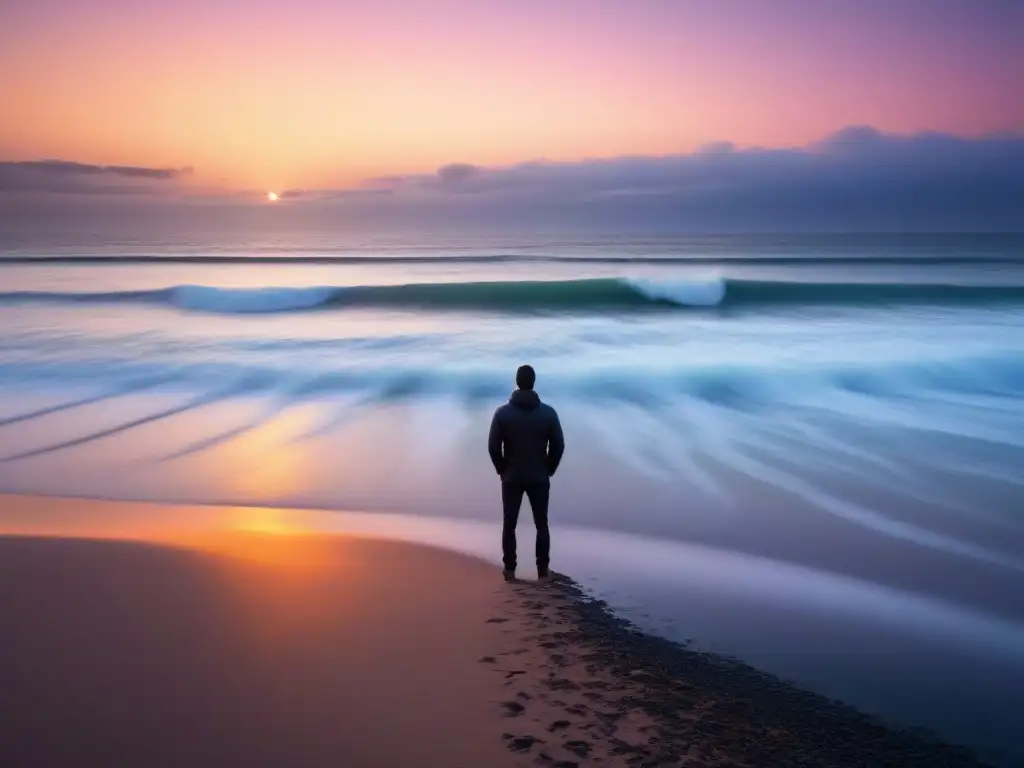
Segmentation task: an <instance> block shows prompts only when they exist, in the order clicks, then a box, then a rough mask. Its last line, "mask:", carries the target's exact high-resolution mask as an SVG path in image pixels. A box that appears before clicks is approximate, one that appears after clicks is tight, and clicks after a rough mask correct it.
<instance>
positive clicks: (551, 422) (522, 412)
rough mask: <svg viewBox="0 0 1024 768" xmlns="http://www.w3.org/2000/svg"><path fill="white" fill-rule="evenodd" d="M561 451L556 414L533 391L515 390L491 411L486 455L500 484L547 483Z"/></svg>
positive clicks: (561, 444)
mask: <svg viewBox="0 0 1024 768" xmlns="http://www.w3.org/2000/svg"><path fill="white" fill-rule="evenodd" d="M564 450H565V440H564V439H563V437H562V425H561V424H560V423H559V422H558V414H557V413H555V409H554V408H552V407H551V406H550V405H545V404H544V403H542V402H541V401H540V397H538V395H537V393H536V392H534V391H533V390H532V389H517V390H516V391H515V392H513V393H512V397H510V398H509V399H508V402H507V403H505V405H503V406H501V407H500V408H498V410H496V411H495V412H494V418H493V419H492V420H491V432H490V435H489V437H488V440H487V452H488V453H490V455H491V461H492V462H493V463H494V468H495V470H497V472H498V474H499V475H501V479H502V481H503V482H506V483H510V482H518V483H543V482H547V480H548V478H549V477H551V476H552V475H553V474H555V470H556V469H558V462H560V461H561V460H562V452H563V451H564Z"/></svg>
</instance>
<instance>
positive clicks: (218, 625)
mask: <svg viewBox="0 0 1024 768" xmlns="http://www.w3.org/2000/svg"><path fill="white" fill-rule="evenodd" d="M51 510H56V512H53V513H51ZM111 510H115V511H116V515H114V516H112V515H111V514H110V512H111ZM145 511H146V510H145V509H144V508H143V507H142V506H141V505H126V504H122V505H111V504H107V503H103V502H88V501H54V500H47V499H30V498H24V497H22V498H20V499H13V498H11V497H0V534H3V533H7V534H8V535H6V536H4V535H0V712H3V713H4V716H3V717H2V718H0V764H2V765H5V766H7V765H10V766H23V765H25V766H28V765H31V766H66V765H76V766H77V765H150V766H183V765H189V766H192V765H230V764H237V765H252V766H260V765H266V766H272V765H273V766H277V765H280V766H284V765H287V766H321V765H323V766H326V765H350V766H381V765H387V766H396V767H400V766H427V767H428V768H429V767H430V766H456V767H460V766H467V767H469V766H496V767H500V766H524V767H525V766H533V765H549V766H555V767H556V768H572V766H576V765H605V766H616V765H646V766H701V765H704V766H712V765H715V766H718V765H733V766H775V765H793V766H868V765H872V766H874V765H894V766H895V765H899V766H973V765H978V764H979V763H977V762H976V761H975V760H974V759H973V758H972V757H971V756H970V754H969V753H967V752H966V751H964V750H960V749H956V748H951V747H947V746H943V745H941V744H938V743H936V742H934V741H933V740H931V739H929V738H928V737H926V736H924V735H921V734H910V733H906V732H901V731H897V730H894V729H891V728H888V727H886V726H885V725H883V724H881V723H879V722H877V721H874V720H871V719H869V718H867V717H865V716H863V715H860V714H858V713H856V712H855V711H853V710H851V709H849V708H847V707H844V706H842V705H839V704H836V703H833V702H829V701H827V700H826V699H824V698H822V697H819V696H816V695H814V694H810V693H806V692H804V691H800V690H798V689H796V688H794V687H792V686H790V685H787V684H785V683H783V682H781V681H779V680H777V679H775V678H772V677H770V676H767V675H763V674H761V673H759V672H757V671H755V670H753V669H751V668H750V667H747V666H745V665H743V664H740V663H737V662H733V661H729V660H726V659H722V658H720V657H716V656H712V655H708V654H701V653H695V652H692V651H690V650H688V649H686V648H682V647H680V646H677V645H674V644H672V643H669V642H667V641H663V640H660V639H657V638H653V637H650V636H647V635H643V634H642V633H640V632H638V631H636V630H634V629H633V628H631V627H630V626H629V625H627V624H626V623H625V622H623V621H621V620H619V619H616V618H615V617H613V616H612V615H611V614H610V613H609V612H608V611H607V609H606V607H605V606H604V605H603V604H601V603H599V602H594V601H591V600H588V599H587V598H586V596H585V595H583V593H582V592H581V591H580V590H579V589H578V588H577V587H576V586H575V585H574V584H573V583H572V582H571V581H570V580H568V579H565V578H562V577H559V578H558V579H556V580H555V581H553V582H548V583H536V582H529V581H525V582H516V583H512V584H506V583H504V582H502V581H501V578H500V572H499V571H498V570H497V569H496V568H494V567H492V566H489V565H486V564H484V563H482V562H480V561H477V560H474V559H471V558H467V557H462V556H459V555H455V554H451V553H447V552H442V551H439V550H435V549H431V548H428V547H423V546H418V545H411V544H400V543H394V542H386V541H379V540H373V539H366V538H356V537H346V536H329V535H323V534H311V533H308V532H296V531H270V530H268V531H264V532H252V531H241V530H230V529H223V530H213V529H204V530H198V529H195V530H191V531H187V532H186V531H175V532H174V533H173V535H171V534H169V533H167V532H166V531H165V532H164V533H162V534H158V533H157V532H156V531H155V530H146V531H145V533H143V532H142V531H143V528H136V529H133V530H132V531H131V533H130V534H129V533H128V532H126V533H125V534H124V536H125V538H124V539H121V538H119V536H118V531H117V526H113V527H112V526H111V525H110V522H111V521H112V520H113V519H115V518H119V519H122V520H123V519H126V518H131V517H132V514H131V513H132V512H135V513H137V514H138V515H143V514H144V513H145ZM164 511H165V512H168V510H167V509H165V510H164ZM170 511H172V512H173V510H170ZM182 514H184V512H183V513H182ZM208 514H211V515H212V514H216V512H214V511H209V510H208ZM223 514H224V515H225V517H229V513H228V511H225V512H224V513H223ZM171 516H172V517H173V515H171ZM47 518H51V519H52V523H50V524H48V523H47V522H46V520H47ZM62 519H63V520H65V521H67V522H71V521H75V525H74V526H73V527H74V534H75V535H74V537H73V538H70V537H68V538H65V537H62V536H61V535H59V534H60V528H61V524H60V522H59V521H60V520H62ZM90 520H94V521H95V525H96V529H97V531H101V530H102V532H101V533H97V536H102V537H103V538H94V537H86V536H85V535H84V533H83V530H84V529H85V528H88V527H89V523H86V524H85V525H83V524H82V521H90ZM104 520H106V521H107V525H106V527H104V526H103V525H102V522H103V521H104ZM17 521H20V522H17ZM26 521H35V522H34V525H35V526H36V527H37V528H39V529H47V533H46V535H45V536H44V535H39V533H38V532H37V533H35V534H34V535H26V534H27V533H28V532H29V529H30V528H31V527H32V526H31V525H28V524H27V523H26ZM5 523H7V525H5ZM47 526H49V527H47ZM71 527H72V526H70V525H69V526H68V528H69V530H70V529H71ZM13 533H20V534H22V535H10V534H13ZM65 535H66V534H65ZM129 537H130V538H132V539H134V540H127V538H129Z"/></svg>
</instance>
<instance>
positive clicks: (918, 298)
mask: <svg viewBox="0 0 1024 768" xmlns="http://www.w3.org/2000/svg"><path fill="white" fill-rule="evenodd" d="M31 302H46V303H119V302H130V303H150V304H163V305H168V306H172V307H175V308H178V309H183V310H187V311H196V312H210V313H219V314H244V313H259V312H298V311H309V310H314V309H321V310H323V309H332V310H340V309H345V308H350V307H370V308H373V307H377V308H387V309H420V310H433V311H476V312H506V313H531V312H601V311H617V312H628V311H642V310H656V309H661V310H671V309H681V308H691V309H692V308H715V307H721V308H730V309H749V310H756V309H758V308H761V307H772V306H883V305H904V304H930V305H939V306H945V305H963V304H973V305H985V304H995V303H1006V302H1014V303H1024V285H957V284H938V283H920V282H908V283H835V282H831V283H826V282H802V281H786V280H740V279H732V278H707V279H676V280H656V279H647V278H593V279H581V280H543V281H540V280H538V281H493V282H448V283H405V284H398V285H362V286H314V287H285V286H280V287H261V288H221V287H215V286H204V285H179V286H173V287H170V288H164V289H159V290H154V291H124V292H110V293H56V292H25V291H22V292H11V293H0V303H6V304H11V303H31Z"/></svg>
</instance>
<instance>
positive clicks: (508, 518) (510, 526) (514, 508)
mask: <svg viewBox="0 0 1024 768" xmlns="http://www.w3.org/2000/svg"><path fill="white" fill-rule="evenodd" d="M550 491H551V484H550V483H547V482H543V483H517V482H510V483H502V484H501V506H502V510H503V511H504V513H505V522H504V525H503V526H502V529H501V550H502V554H503V556H504V557H503V560H504V562H505V568H507V569H508V570H510V571H514V570H515V568H516V523H518V522H519V508H520V507H521V506H522V504H523V494H524V493H525V494H526V498H528V499H529V500H530V509H531V510H533V524H534V525H535V526H536V527H537V568H538V569H539V570H546V569H547V567H548V560H549V557H550V554H551V534H550V533H549V532H548V495H549V494H550Z"/></svg>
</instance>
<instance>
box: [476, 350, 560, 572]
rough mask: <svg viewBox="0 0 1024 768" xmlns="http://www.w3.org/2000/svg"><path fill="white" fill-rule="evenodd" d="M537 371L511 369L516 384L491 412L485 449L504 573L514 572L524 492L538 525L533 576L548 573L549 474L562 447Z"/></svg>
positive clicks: (556, 417) (556, 415)
mask: <svg viewBox="0 0 1024 768" xmlns="http://www.w3.org/2000/svg"><path fill="white" fill-rule="evenodd" d="M536 379H537V374H536V373H535V372H534V370H533V368H531V367H530V366H528V365H523V366H520V368H519V369H518V370H517V371H516V386H517V387H518V389H516V391H515V392H513V393H512V397H510V398H509V400H508V402H507V403H505V404H504V405H502V406H501V407H500V408H498V410H496V411H495V412H494V418H493V419H492V420H491V431H490V435H489V436H488V439H487V452H488V453H489V454H490V455H491V462H492V463H493V464H494V469H495V470H496V471H497V472H498V475H499V476H500V477H501V505H502V511H503V513H504V523H503V525H502V530H501V549H502V556H503V557H502V560H503V562H504V564H505V570H504V574H505V579H506V580H511V579H512V578H514V577H515V573H516V523H517V522H519V508H520V507H521V506H522V503H523V493H525V494H526V497H527V498H528V499H529V500H530V509H532V510H533V522H534V524H535V525H536V526H537V576H538V577H539V578H542V579H545V578H547V577H548V575H549V571H548V564H549V561H550V553H551V535H550V533H549V532H548V496H549V493H550V489H551V483H550V478H551V476H552V475H554V474H555V470H557V469H558V463H559V462H560V461H561V460H562V453H563V451H564V450H565V440H564V438H563V437H562V425H561V424H560V423H559V421H558V414H557V413H555V409H554V408H552V407H551V406H550V405H546V404H544V403H542V402H541V401H540V397H538V396H537V393H536V392H534V391H533V385H534V383H535V381H536Z"/></svg>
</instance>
